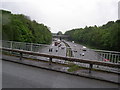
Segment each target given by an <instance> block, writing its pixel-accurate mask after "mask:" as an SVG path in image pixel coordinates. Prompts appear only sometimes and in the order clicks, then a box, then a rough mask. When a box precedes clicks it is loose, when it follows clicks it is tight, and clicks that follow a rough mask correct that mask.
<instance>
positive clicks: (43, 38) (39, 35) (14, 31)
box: [0, 10, 52, 44]
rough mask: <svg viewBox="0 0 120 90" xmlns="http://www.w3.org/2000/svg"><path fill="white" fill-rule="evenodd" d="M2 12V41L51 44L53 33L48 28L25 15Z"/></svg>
mask: <svg viewBox="0 0 120 90" xmlns="http://www.w3.org/2000/svg"><path fill="white" fill-rule="evenodd" d="M1 11H2V39H3V40H11V41H20V42H32V43H41V44H50V43H51V41H52V33H51V31H50V30H49V28H48V27H47V26H45V25H44V24H39V23H37V22H36V21H35V20H33V21H31V20H30V18H29V17H28V16H25V15H23V14H12V13H11V12H10V11H5V10H0V12H1Z"/></svg>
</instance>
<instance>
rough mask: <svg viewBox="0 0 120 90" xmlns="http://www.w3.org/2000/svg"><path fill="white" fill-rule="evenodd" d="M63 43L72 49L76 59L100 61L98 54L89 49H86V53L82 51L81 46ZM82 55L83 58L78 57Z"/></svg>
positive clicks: (68, 42)
mask: <svg viewBox="0 0 120 90" xmlns="http://www.w3.org/2000/svg"><path fill="white" fill-rule="evenodd" d="M65 42H66V43H67V44H68V45H69V46H70V47H71V48H72V51H73V56H74V57H76V58H81V59H89V60H99V59H100V57H99V56H98V54H97V53H96V52H94V51H92V50H91V49H89V48H86V51H83V50H82V48H83V45H80V44H76V43H72V42H70V41H65ZM74 51H77V52H74ZM82 53H84V56H82V55H80V54H82Z"/></svg>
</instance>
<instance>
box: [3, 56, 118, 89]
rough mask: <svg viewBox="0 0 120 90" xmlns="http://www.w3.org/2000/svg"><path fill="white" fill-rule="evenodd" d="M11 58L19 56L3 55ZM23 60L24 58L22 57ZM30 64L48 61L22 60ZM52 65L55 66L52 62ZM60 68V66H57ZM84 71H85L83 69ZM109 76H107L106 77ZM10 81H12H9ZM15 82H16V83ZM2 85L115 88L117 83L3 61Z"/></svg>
mask: <svg viewBox="0 0 120 90" xmlns="http://www.w3.org/2000/svg"><path fill="white" fill-rule="evenodd" d="M3 58H9V59H11V60H15V59H16V60H18V59H19V58H16V57H12V56H3ZM24 60H25V59H24ZM24 62H27V63H32V64H39V66H42V65H43V66H46V67H47V66H48V67H49V65H48V63H46V64H45V63H41V62H39V63H38V62H34V63H33V61H30V62H29V61H28V60H26V61H24ZM52 67H56V66H55V65H54V64H53V65H52ZM59 68H60V66H59ZM61 68H62V67H61ZM83 72H85V71H83ZM92 75H95V76H98V77H100V76H102V77H104V78H108V79H118V77H117V76H114V74H108V73H99V72H92ZM108 76H109V77H108ZM11 81H12V82H11ZM16 82H17V83H16ZM3 87H5V88H6V87H9V88H10V87H13V88H14V87H16V88H20V87H31V88H36V87H38V88H40V87H45V88H47V87H48V88H101V87H103V88H105V87H107V88H115V87H116V88H117V87H118V85H117V84H113V83H108V82H104V81H99V80H94V79H88V78H83V77H78V76H73V75H69V74H64V73H59V72H54V71H49V70H44V69H40V68H34V67H30V66H25V65H21V64H15V63H11V62H7V61H3Z"/></svg>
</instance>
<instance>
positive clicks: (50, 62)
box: [49, 57, 52, 65]
mask: <svg viewBox="0 0 120 90" xmlns="http://www.w3.org/2000/svg"><path fill="white" fill-rule="evenodd" d="M51 64H52V57H50V58H49V65H51Z"/></svg>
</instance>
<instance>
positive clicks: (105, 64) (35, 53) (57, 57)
mask: <svg viewBox="0 0 120 90" xmlns="http://www.w3.org/2000/svg"><path fill="white" fill-rule="evenodd" d="M0 49H1V50H5V51H11V52H17V53H20V60H22V57H23V54H29V55H37V56H42V57H48V58H49V65H51V64H52V59H53V58H55V59H61V60H65V61H71V62H79V63H86V64H89V73H91V69H92V68H93V65H101V66H107V67H112V68H118V69H120V63H117V64H116V63H110V62H109V63H107V62H102V61H96V60H94V61H91V60H82V59H78V58H73V57H63V56H55V55H49V54H41V53H38V52H32V51H25V50H18V49H10V48H0Z"/></svg>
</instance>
